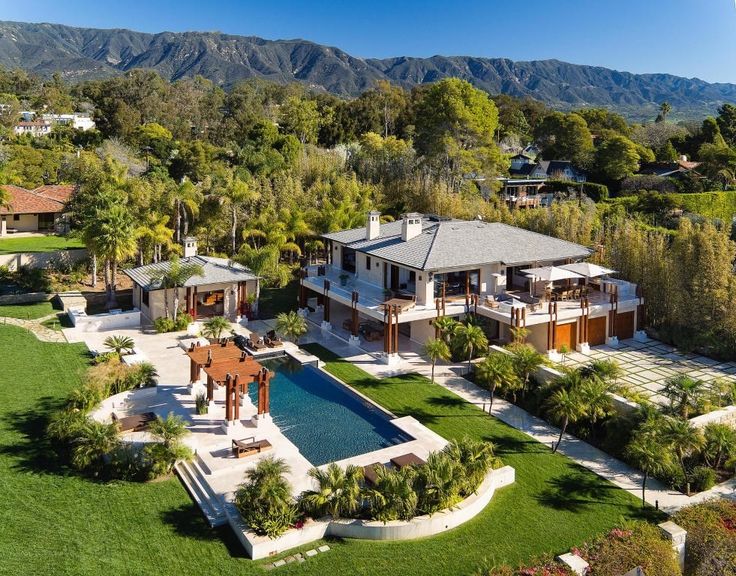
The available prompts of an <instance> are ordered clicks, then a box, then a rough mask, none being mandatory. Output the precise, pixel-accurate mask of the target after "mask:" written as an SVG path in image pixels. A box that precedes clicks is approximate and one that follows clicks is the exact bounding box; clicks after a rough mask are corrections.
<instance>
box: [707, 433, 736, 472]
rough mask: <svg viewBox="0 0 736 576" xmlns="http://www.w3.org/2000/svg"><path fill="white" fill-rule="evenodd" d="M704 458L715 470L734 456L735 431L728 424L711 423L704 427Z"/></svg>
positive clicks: (735, 445) (735, 448)
mask: <svg viewBox="0 0 736 576" xmlns="http://www.w3.org/2000/svg"><path fill="white" fill-rule="evenodd" d="M704 433H705V449H704V452H705V456H706V459H707V460H708V462H709V463H710V464H712V466H713V467H714V468H716V469H720V468H721V465H722V464H723V462H724V461H727V460H729V459H730V458H732V457H733V456H736V430H734V429H733V428H731V427H730V426H729V425H728V424H719V423H717V422H711V423H710V424H708V425H707V426H706V427H705V430H704Z"/></svg>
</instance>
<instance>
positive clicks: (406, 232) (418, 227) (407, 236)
mask: <svg viewBox="0 0 736 576" xmlns="http://www.w3.org/2000/svg"><path fill="white" fill-rule="evenodd" d="M421 233H422V215H421V214H418V213H416V212H410V213H408V214H404V219H403V220H402V222H401V239H402V240H403V241H404V242H406V241H407V240H411V239H412V238H416V237H417V236H419V235H420V234H421Z"/></svg>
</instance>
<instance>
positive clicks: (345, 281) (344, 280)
mask: <svg viewBox="0 0 736 576" xmlns="http://www.w3.org/2000/svg"><path fill="white" fill-rule="evenodd" d="M348 278H350V276H349V275H347V274H345V273H344V272H343V273H342V274H340V286H347V285H348Z"/></svg>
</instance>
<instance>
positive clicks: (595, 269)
mask: <svg viewBox="0 0 736 576" xmlns="http://www.w3.org/2000/svg"><path fill="white" fill-rule="evenodd" d="M560 268H562V269H564V270H568V271H570V272H575V273H577V274H581V275H582V276H585V277H586V278H598V277H599V276H607V275H608V274H614V273H615V272H616V271H615V270H611V269H610V268H605V267H604V266H598V264H592V263H591V262H575V263H574V264H565V265H564V266H560Z"/></svg>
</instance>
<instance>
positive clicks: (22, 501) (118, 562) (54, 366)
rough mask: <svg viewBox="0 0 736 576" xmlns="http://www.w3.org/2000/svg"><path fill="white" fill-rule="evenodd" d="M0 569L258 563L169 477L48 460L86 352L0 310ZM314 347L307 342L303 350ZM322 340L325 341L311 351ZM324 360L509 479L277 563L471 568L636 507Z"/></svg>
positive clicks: (568, 537)
mask: <svg viewBox="0 0 736 576" xmlns="http://www.w3.org/2000/svg"><path fill="white" fill-rule="evenodd" d="M0 350H2V351H3V362H2V371H0V374H2V378H0V490H2V498H0V526H2V530H0V551H2V553H1V554H0V557H2V561H0V575H5V574H8V575H10V574H36V575H46V574H54V575H64V574H69V575H75V576H76V575H98V574H104V573H111V574H124V575H139V574H160V575H167V574H171V575H177V576H184V575H189V574H191V575H201V574H218V575H231V574H232V575H236V574H237V575H257V574H263V570H262V568H261V566H262V564H263V563H262V562H252V561H250V560H248V559H246V558H245V557H244V553H243V551H242V549H240V547H239V545H237V544H236V542H235V539H234V537H233V536H232V534H231V533H230V532H229V529H221V530H210V529H209V528H208V527H207V526H206V524H205V522H204V520H203V519H202V518H201V516H200V514H199V512H198V510H197V508H196V506H195V505H194V504H193V503H192V501H191V500H190V498H189V496H188V495H187V494H186V492H185V491H184V489H183V488H182V487H181V485H180V484H179V482H178V480H176V479H174V478H172V479H168V480H165V481H162V482H154V483H150V484H134V483H127V482H115V483H110V484H103V483H98V482H94V481H91V480H87V479H84V478H80V477H77V476H75V475H73V474H70V473H68V472H67V471H66V469H65V468H64V467H63V466H60V465H59V464H58V463H56V462H55V460H54V458H53V457H52V452H51V451H50V450H49V446H48V445H47V444H46V441H45V439H44V434H43V430H44V427H45V423H46V418H47V416H48V414H49V412H50V411H51V410H53V409H54V407H55V406H57V405H58V404H59V402H60V401H61V399H62V398H63V397H64V396H65V395H66V394H67V393H68V392H69V390H70V389H71V388H72V387H74V386H75V385H76V384H77V383H78V381H79V377H80V374H81V372H82V371H83V369H84V367H85V365H86V362H87V359H86V351H85V349H84V347H83V346H81V345H78V344H49V343H43V342H39V341H38V340H37V339H36V338H35V337H34V336H33V335H31V334H30V333H29V332H27V331H25V330H23V329H20V328H16V327H12V326H3V325H2V324H0ZM313 351H315V350H313ZM318 352H320V353H321V352H322V351H318ZM329 368H330V370H332V371H334V372H335V373H337V374H338V375H340V376H341V377H343V378H345V379H346V380H349V381H350V383H351V384H352V385H354V386H356V387H358V388H360V389H361V390H362V391H363V392H365V393H367V394H369V395H370V396H372V397H373V398H375V399H377V400H379V401H381V402H383V403H384V404H385V405H386V406H387V407H388V408H389V409H391V410H392V411H394V412H396V413H406V412H409V413H412V414H413V415H415V416H416V417H418V418H419V419H420V420H422V421H423V422H425V423H426V424H427V425H428V426H430V427H431V428H433V429H435V430H436V431H438V432H439V433H441V434H444V435H446V436H448V437H452V436H458V435H462V434H464V433H468V434H470V435H473V436H476V437H482V438H487V439H490V440H492V441H494V442H496V444H497V446H498V453H499V454H500V455H501V457H502V458H503V459H504V461H505V462H506V463H508V464H511V465H512V466H515V467H516V469H517V483H516V484H515V485H514V486H512V487H509V488H505V489H503V490H501V491H499V492H498V493H497V494H496V496H495V497H494V499H493V501H492V503H491V504H490V505H489V506H488V507H487V509H486V510H485V511H484V512H483V513H482V514H480V515H479V516H478V517H477V518H475V519H474V520H472V521H471V522H469V523H468V524H466V525H464V526H463V527H461V528H458V529H456V530H452V531H450V532H448V533H446V534H443V535H441V536H438V537H435V538H431V539H426V540H419V541H415V542H403V543H399V542H394V543H390V542H388V543H376V542H366V541H331V542H329V544H330V546H331V547H332V550H331V551H330V552H328V553H327V554H320V555H319V556H317V557H315V558H310V559H309V560H308V561H307V562H306V563H305V564H303V565H290V566H288V567H284V568H280V569H279V570H278V573H279V574H285V575H290V574H300V575H302V574H304V575H306V574H315V575H318V574H330V575H335V576H339V575H346V576H347V575H353V574H405V575H407V576H409V575H420V574H433V575H448V576H449V575H456V574H468V573H471V572H472V571H473V570H474V569H475V568H476V567H477V565H478V564H479V563H480V562H481V561H482V560H483V559H484V558H487V559H494V560H496V561H511V562H517V561H520V560H523V559H525V558H527V557H528V556H530V555H533V554H537V553H540V552H544V551H552V552H559V551H561V550H564V549H565V548H567V547H568V546H570V545H572V544H575V543H579V542H581V541H582V540H583V539H585V538H587V537H589V536H591V535H593V534H596V533H598V532H600V531H602V530H605V529H607V528H609V527H610V526H612V525H613V524H614V523H616V522H617V520H618V519H619V517H621V516H624V517H635V516H637V515H638V512H639V508H638V502H637V501H636V499H634V498H631V497H629V496H628V495H627V494H626V493H624V492H622V491H620V490H617V489H615V488H613V487H612V486H611V485H609V484H607V483H605V482H603V481H600V480H599V479H597V477H595V476H593V475H592V474H589V473H587V472H585V471H582V470H580V469H579V468H577V467H576V466H575V465H573V464H572V463H570V462H569V461H568V460H566V459H565V458H564V457H562V456H553V455H552V454H551V453H550V452H549V450H547V449H546V448H545V447H543V446H540V445H539V444H536V443H534V442H533V441H531V440H530V439H528V438H526V437H525V436H523V435H522V434H520V433H518V432H516V431H514V430H513V429H511V428H508V427H506V426H504V425H502V424H500V423H499V422H497V421H495V420H492V419H490V418H489V417H488V416H487V415H484V414H483V413H481V412H480V411H479V410H477V409H475V408H473V407H471V406H469V405H467V404H464V403H463V402H462V401H460V400H459V399H458V398H457V397H455V396H453V395H451V394H449V393H448V392H445V391H444V389H442V388H439V387H437V386H432V385H431V384H429V383H428V382H427V381H426V380H424V379H422V378H418V377H405V378H395V379H390V380H385V381H380V382H379V381H377V380H374V379H372V378H370V377H368V376H367V375H366V374H365V373H363V372H362V371H360V370H358V369H356V368H354V367H352V366H350V365H347V364H345V363H342V362H339V361H338V362H331V363H330V364H329Z"/></svg>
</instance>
